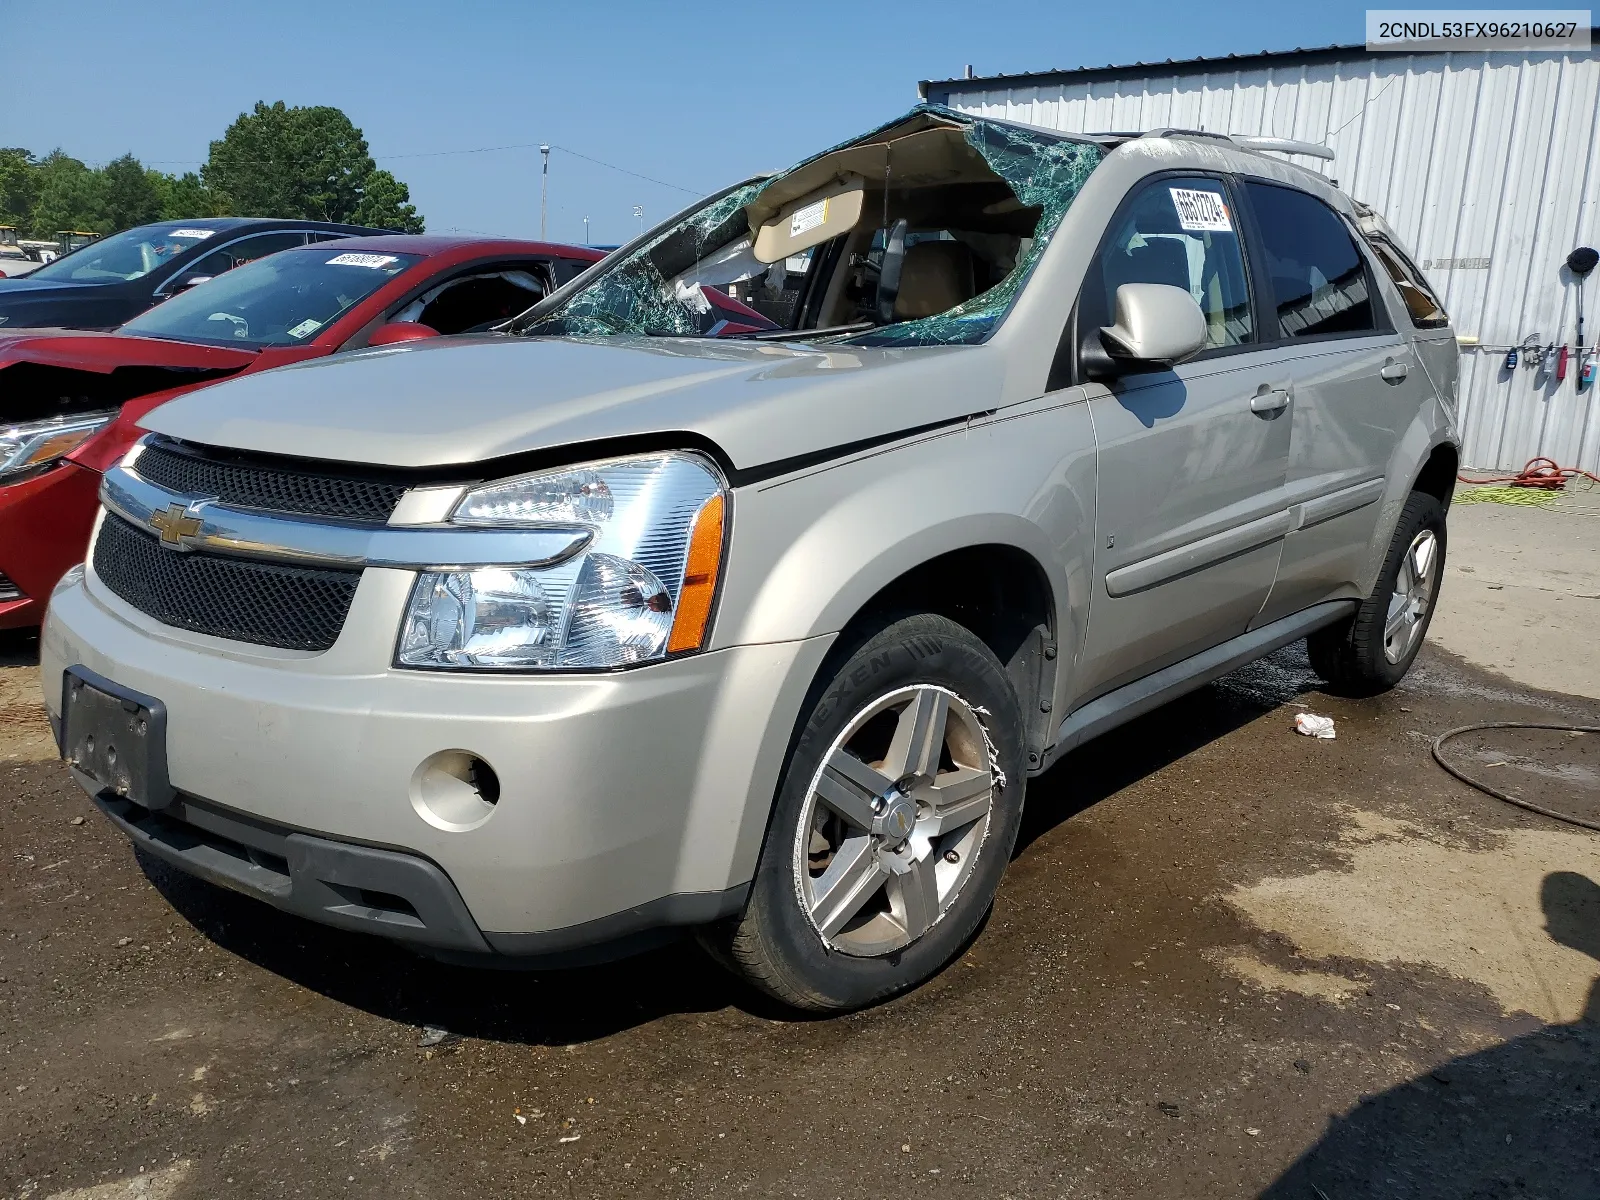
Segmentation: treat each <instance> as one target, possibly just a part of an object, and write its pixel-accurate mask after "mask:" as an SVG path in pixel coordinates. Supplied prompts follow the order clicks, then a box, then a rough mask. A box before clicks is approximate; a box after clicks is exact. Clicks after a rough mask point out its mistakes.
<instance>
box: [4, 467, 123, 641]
mask: <svg viewBox="0 0 1600 1200" xmlns="http://www.w3.org/2000/svg"><path fill="white" fill-rule="evenodd" d="M99 487H100V475H99V473H98V472H95V471H91V470H89V469H88V468H87V467H80V466H79V465H78V464H77V463H73V462H64V463H60V464H58V465H57V466H54V467H52V468H50V469H49V470H48V471H45V472H43V473H41V474H39V475H35V476H33V478H31V479H24V480H23V481H22V482H21V483H11V484H6V485H5V486H3V487H0V575H3V576H5V577H6V578H7V579H9V580H10V581H11V582H12V583H13V584H14V585H15V587H16V589H17V590H18V591H20V592H21V595H20V597H18V598H16V599H10V600H7V599H5V598H3V597H0V629H20V628H23V627H26V626H30V625H37V624H39V623H40V622H41V621H43V620H44V609H45V602H46V600H47V599H48V597H49V595H50V589H52V588H53V587H55V585H56V581H57V580H58V579H60V578H61V576H62V575H63V574H65V573H66V570H67V568H68V567H70V566H72V565H73V564H74V563H80V562H82V561H83V552H84V547H85V546H87V545H88V543H89V530H90V529H91V528H92V527H93V525H94V518H95V511H96V509H97V508H98V506H99V499H98V489H99Z"/></svg>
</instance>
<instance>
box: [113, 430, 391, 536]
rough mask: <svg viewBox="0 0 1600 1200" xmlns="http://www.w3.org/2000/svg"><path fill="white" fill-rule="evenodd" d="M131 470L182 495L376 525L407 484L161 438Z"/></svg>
mask: <svg viewBox="0 0 1600 1200" xmlns="http://www.w3.org/2000/svg"><path fill="white" fill-rule="evenodd" d="M134 469H135V470H136V471H137V472H138V473H139V474H140V475H141V476H143V477H144V478H145V479H148V480H149V481H150V482H151V483H156V484H160V485H161V486H162V487H164V488H169V489H170V490H172V491H174V492H179V493H181V494H183V495H185V496H214V497H215V498H216V499H218V500H220V501H222V502H223V503H224V504H236V505H240V506H242V507H244V508H264V509H268V510H270V511H272V512H283V513H302V514H304V515H306V516H315V517H340V518H343V519H344V520H347V521H374V522H377V523H378V524H382V523H383V522H385V521H387V520H388V519H389V516H390V514H391V513H393V512H394V508H395V505H396V504H398V503H400V497H401V496H403V495H404V494H405V491H406V488H407V487H408V486H409V485H408V484H406V483H402V482H399V481H396V480H393V479H381V478H367V477H363V476H361V475H357V474H325V473H319V472H316V471H304V470H297V469H295V468H292V467H286V466H282V465H279V464H277V463H265V462H260V463H258V462H251V461H249V460H248V459H242V460H241V459H238V458H224V457H221V456H220V455H219V456H212V455H206V454H204V453H203V452H201V451H198V450H195V449H193V448H191V447H187V446H186V447H184V448H183V449H177V448H174V447H171V446H168V445H165V444H163V443H161V442H152V443H151V444H150V445H148V446H146V447H145V448H144V450H143V451H142V452H141V453H140V455H139V461H138V463H137V465H136V466H135V468H134Z"/></svg>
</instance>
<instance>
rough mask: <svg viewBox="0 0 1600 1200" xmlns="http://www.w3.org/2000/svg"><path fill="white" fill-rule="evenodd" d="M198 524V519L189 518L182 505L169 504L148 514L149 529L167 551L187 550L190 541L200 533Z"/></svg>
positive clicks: (199, 522) (187, 511)
mask: <svg viewBox="0 0 1600 1200" xmlns="http://www.w3.org/2000/svg"><path fill="white" fill-rule="evenodd" d="M200 524H201V521H200V518H199V517H197V516H191V515H190V513H189V510H188V509H187V508H186V507H185V506H184V505H182V504H169V505H167V507H165V508H158V509H156V511H155V512H153V513H151V514H150V525H151V527H152V528H153V529H155V531H156V532H157V533H159V534H160V535H161V544H162V545H163V546H166V547H167V548H168V549H169V550H187V549H188V548H189V543H190V540H191V539H192V538H193V537H194V535H195V534H197V533H199V532H200Z"/></svg>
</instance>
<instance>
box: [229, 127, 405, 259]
mask: <svg viewBox="0 0 1600 1200" xmlns="http://www.w3.org/2000/svg"><path fill="white" fill-rule="evenodd" d="M200 178H201V181H202V182H203V183H204V184H205V186H206V187H208V188H210V189H211V191H212V192H213V193H214V194H215V195H216V196H218V197H219V198H220V199H221V201H222V202H223V203H225V204H226V205H227V206H228V207H229V208H230V209H231V211H233V212H236V213H241V214H249V215H251V216H262V217H303V218H309V219H312V220H319V221H354V220H359V219H361V218H359V217H358V216H357V213H358V212H359V211H361V210H362V205H363V202H364V201H367V200H368V196H367V191H368V188H369V186H370V187H371V189H372V196H371V200H370V203H368V205H367V209H366V211H368V212H371V213H374V214H375V215H378V216H383V217H385V218H387V219H386V220H385V221H384V224H386V225H388V226H389V227H392V228H404V229H408V230H411V231H413V232H421V230H422V228H423V222H422V218H421V217H419V216H418V215H417V213H416V210H415V208H414V207H412V206H411V205H410V204H409V203H408V201H409V199H410V193H409V191H408V190H407V189H406V187H405V185H404V184H402V183H401V182H400V181H399V180H397V179H395V178H394V176H393V175H391V174H389V173H388V172H387V171H381V172H380V171H379V170H378V169H377V164H376V163H374V162H373V161H372V155H371V154H370V153H369V152H368V149H367V141H366V138H364V137H362V135H361V131H360V130H359V129H357V128H356V127H355V125H354V124H352V123H351V121H350V118H349V117H347V116H345V114H344V113H343V112H341V111H340V110H339V109H337V108H330V107H327V106H316V107H310V108H290V107H288V106H287V105H285V104H284V103H283V101H281V100H280V101H278V102H277V103H275V104H271V105H269V104H266V103H265V102H262V101H257V102H256V106H255V108H254V110H252V111H251V112H248V113H241V114H240V115H239V118H238V119H237V120H236V121H234V123H233V124H232V125H230V126H228V129H227V131H226V132H225V133H224V134H223V135H222V137H221V138H220V139H219V140H217V141H214V142H212V143H211V154H210V157H209V158H208V159H207V161H206V164H205V166H204V167H202V168H201V171H200Z"/></svg>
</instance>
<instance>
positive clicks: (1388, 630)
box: [1306, 492, 1445, 696]
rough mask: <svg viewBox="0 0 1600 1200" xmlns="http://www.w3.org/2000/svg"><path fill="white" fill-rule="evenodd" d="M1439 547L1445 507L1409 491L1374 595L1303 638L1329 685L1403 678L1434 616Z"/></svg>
mask: <svg viewBox="0 0 1600 1200" xmlns="http://www.w3.org/2000/svg"><path fill="white" fill-rule="evenodd" d="M1444 551H1445V516H1444V506H1443V505H1442V504H1440V503H1439V501H1438V500H1437V499H1435V498H1434V497H1432V496H1429V495H1427V494H1426V493H1424V492H1412V493H1411V495H1410V496H1409V497H1408V498H1407V499H1406V503H1405V507H1404V508H1403V509H1401V510H1400V520H1399V521H1398V522H1397V523H1396V525H1395V530H1394V540H1393V541H1392V542H1390V544H1389V554H1388V556H1387V557H1386V558H1385V559H1384V563H1383V570H1382V572H1380V573H1379V575H1378V586H1377V587H1376V588H1375V589H1374V590H1373V593H1372V595H1370V596H1368V597H1367V598H1366V600H1364V601H1363V602H1362V604H1361V607H1360V608H1358V609H1357V610H1356V615H1355V616H1354V617H1353V618H1352V619H1351V620H1350V621H1348V622H1341V623H1340V624H1338V625H1332V626H1329V627H1328V628H1327V629H1323V630H1319V631H1318V632H1316V633H1314V634H1312V635H1311V636H1310V637H1309V638H1307V639H1306V649H1307V653H1308V656H1309V657H1310V659H1311V667H1312V670H1314V671H1316V673H1317V674H1318V675H1321V676H1322V677H1323V678H1324V679H1326V680H1327V681H1328V683H1329V685H1330V689H1331V690H1333V691H1336V692H1339V693H1342V694H1344V695H1348V696H1373V695H1376V694H1377V693H1379V692H1386V691H1388V690H1389V689H1390V688H1392V687H1394V685H1395V684H1397V683H1399V682H1400V680H1401V679H1402V678H1404V676H1405V673H1406V672H1407V671H1408V670H1410V669H1411V663H1412V660H1413V659H1415V658H1416V657H1417V651H1419V650H1421V649H1422V639H1423V637H1424V636H1425V635H1426V634H1427V632H1428V623H1429V622H1430V621H1431V620H1432V619H1433V609H1434V605H1435V603H1436V602H1437V600H1438V596H1439V581H1440V579H1441V578H1442V577H1443V575H1444Z"/></svg>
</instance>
